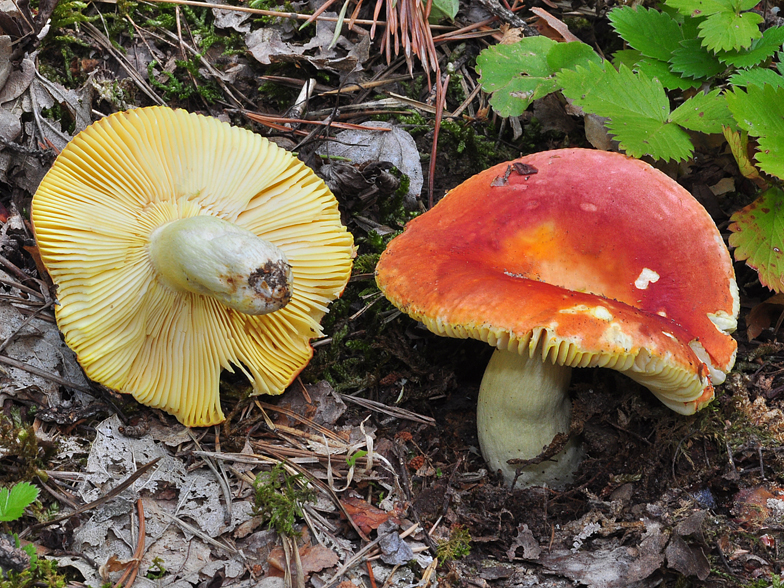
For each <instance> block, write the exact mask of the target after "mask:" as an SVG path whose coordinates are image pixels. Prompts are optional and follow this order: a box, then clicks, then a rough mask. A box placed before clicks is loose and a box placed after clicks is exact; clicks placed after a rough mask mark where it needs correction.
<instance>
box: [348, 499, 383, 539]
mask: <svg viewBox="0 0 784 588" xmlns="http://www.w3.org/2000/svg"><path fill="white" fill-rule="evenodd" d="M340 503H341V504H342V505H343V508H344V509H345V510H346V512H347V513H348V515H349V516H350V517H351V520H353V521H354V523H355V524H356V525H357V527H359V530H360V531H362V532H363V533H364V534H365V535H369V534H370V532H371V531H372V530H374V529H378V528H379V526H381V524H383V523H385V522H386V521H388V520H390V519H391V518H393V517H394V516H396V515H397V513H396V512H395V511H391V512H386V511H383V510H381V509H380V508H376V507H375V506H373V505H372V504H369V503H368V502H367V501H365V500H362V499H361V498H352V497H348V498H344V499H343V500H341V501H340Z"/></svg>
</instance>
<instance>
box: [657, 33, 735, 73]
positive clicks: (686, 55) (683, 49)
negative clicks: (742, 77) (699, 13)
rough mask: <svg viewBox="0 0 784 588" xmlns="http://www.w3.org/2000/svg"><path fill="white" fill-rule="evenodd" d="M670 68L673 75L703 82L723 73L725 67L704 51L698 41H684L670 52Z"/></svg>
mask: <svg viewBox="0 0 784 588" xmlns="http://www.w3.org/2000/svg"><path fill="white" fill-rule="evenodd" d="M670 67H671V68H672V71H673V72H675V73H679V74H682V75H684V76H686V77H689V78H694V79H698V80H704V79H707V78H712V77H714V76H716V75H718V74H720V73H721V72H723V71H724V70H725V69H726V68H727V66H725V65H724V64H723V63H721V62H720V61H719V60H718V59H716V57H715V56H714V55H713V54H712V53H710V52H709V51H708V50H707V49H705V48H704V47H703V46H702V44H701V42H700V40H699V39H686V40H684V41H681V46H680V47H679V48H678V49H676V50H675V51H673V52H672V57H670Z"/></svg>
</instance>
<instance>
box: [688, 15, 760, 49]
mask: <svg viewBox="0 0 784 588" xmlns="http://www.w3.org/2000/svg"><path fill="white" fill-rule="evenodd" d="M762 21H763V18H762V16H761V15H759V14H757V13H756V12H745V13H743V14H735V13H732V12H720V13H719V14H712V15H711V16H709V17H708V18H706V19H705V22H703V23H702V24H700V36H701V37H702V44H703V46H704V47H707V48H708V49H710V50H711V51H730V50H733V49H735V50H737V49H743V48H748V47H749V46H750V45H751V42H752V41H753V40H754V39H759V38H760V37H761V36H762V33H760V30H759V24H760V23H761V22H762Z"/></svg>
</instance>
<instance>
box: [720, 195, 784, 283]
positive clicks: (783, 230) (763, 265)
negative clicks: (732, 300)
mask: <svg viewBox="0 0 784 588" xmlns="http://www.w3.org/2000/svg"><path fill="white" fill-rule="evenodd" d="M730 220H731V221H732V223H731V224H730V226H729V229H730V231H732V234H731V235H730V246H731V247H735V259H737V260H738V261H745V262H746V264H747V265H748V266H749V267H751V268H753V269H755V270H757V273H758V274H759V279H760V282H761V283H762V285H763V286H767V287H768V288H770V289H771V290H774V291H776V292H782V291H784V259H782V255H784V253H782V252H784V192H782V191H781V190H779V189H778V188H776V187H772V188H769V189H768V190H766V191H765V192H763V193H762V195H761V196H760V197H759V198H758V199H757V200H755V201H754V202H752V203H751V204H749V205H748V206H747V207H746V208H744V209H742V210H739V211H738V212H736V213H735V214H733V215H732V217H731V219H730Z"/></svg>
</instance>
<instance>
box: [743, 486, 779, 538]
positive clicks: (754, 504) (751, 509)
mask: <svg viewBox="0 0 784 588" xmlns="http://www.w3.org/2000/svg"><path fill="white" fill-rule="evenodd" d="M771 498H775V496H774V495H773V494H772V493H771V492H770V490H768V489H767V488H765V487H764V486H757V487H756V488H744V489H743V490H741V491H740V492H738V493H737V494H736V495H735V499H734V502H735V504H734V506H733V507H732V512H733V513H735V514H736V515H737V518H736V519H735V520H736V521H737V522H738V523H739V524H741V525H742V526H744V527H745V528H747V529H756V528H758V527H759V526H760V525H762V524H763V523H764V522H765V520H766V519H767V518H768V517H769V516H770V509H769V508H768V500H769V499H771Z"/></svg>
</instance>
